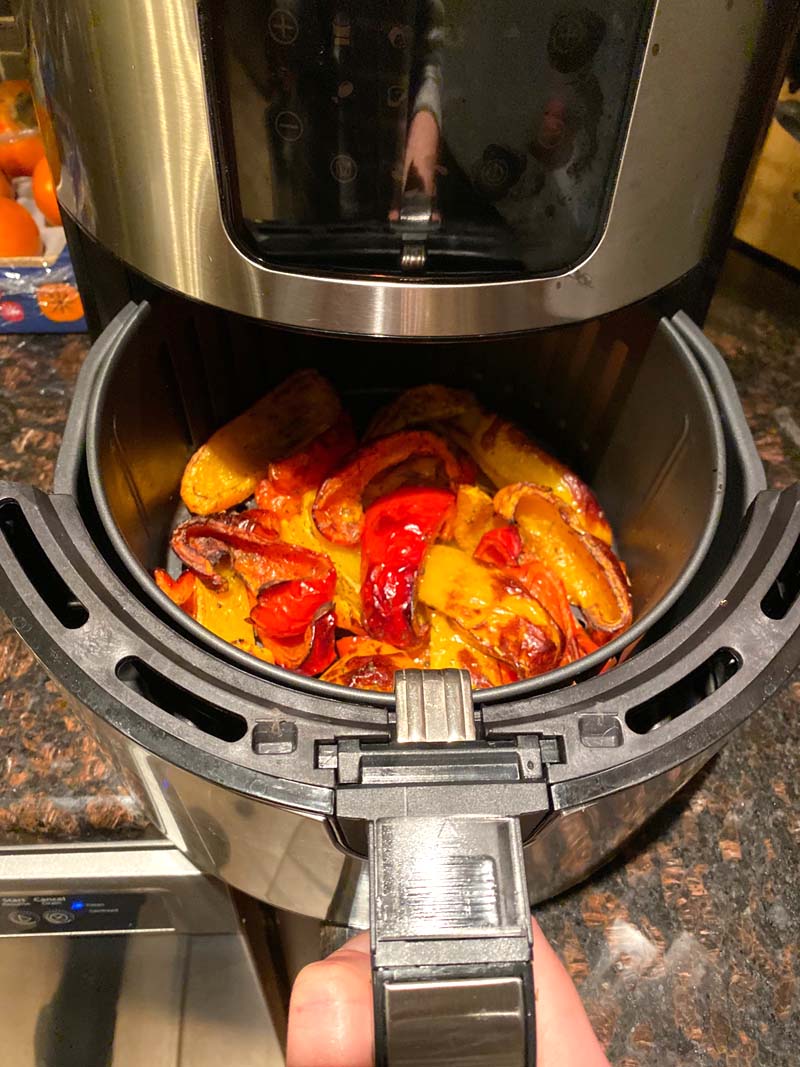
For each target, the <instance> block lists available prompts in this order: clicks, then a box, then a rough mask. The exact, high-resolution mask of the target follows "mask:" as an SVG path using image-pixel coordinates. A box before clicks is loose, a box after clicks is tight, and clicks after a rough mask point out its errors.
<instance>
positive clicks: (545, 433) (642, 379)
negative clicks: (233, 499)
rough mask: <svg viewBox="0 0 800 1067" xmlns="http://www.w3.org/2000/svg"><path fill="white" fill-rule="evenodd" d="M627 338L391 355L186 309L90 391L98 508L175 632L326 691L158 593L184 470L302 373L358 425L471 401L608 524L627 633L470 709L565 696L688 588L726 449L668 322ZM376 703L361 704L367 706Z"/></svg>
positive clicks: (419, 349)
mask: <svg viewBox="0 0 800 1067" xmlns="http://www.w3.org/2000/svg"><path fill="white" fill-rule="evenodd" d="M636 340H638V342H639V343H638V347H637V346H636V344H635V343H632V342H631V339H630V338H625V339H623V338H622V337H620V336H618V335H617V334H616V333H615V332H614V320H609V321H608V322H607V323H605V324H600V323H598V322H593V323H589V324H587V325H585V326H583V327H580V328H568V329H564V330H562V331H559V332H557V333H555V334H554V333H550V334H545V335H532V336H528V337H526V338H519V339H515V340H503V341H496V340H495V341H476V342H470V343H465V342H459V343H453V344H441V343H438V344H426V345H419V344H416V345H415V344H411V345H397V344H388V343H378V342H365V341H355V340H352V339H347V340H343V339H338V338H333V339H332V338H324V337H309V336H304V335H299V334H292V333H288V332H286V331H276V330H274V329H270V328H268V327H265V326H264V325H263V324H256V323H247V322H245V321H243V320H237V321H236V322H232V320H230V319H227V320H226V319H220V318H219V316H213V315H209V316H208V317H207V318H205V317H204V313H203V311H202V310H201V309H197V308H193V309H192V313H191V314H189V315H185V316H184V318H183V321H180V319H179V320H178V321H177V322H171V323H169V325H168V328H167V329H166V330H164V328H163V319H160V318H156V320H155V321H150V322H145V323H143V324H142V325H141V327H140V328H139V329H138V330H137V331H136V333H134V334H133V335H132V336H131V337H130V338H129V339H128V340H127V343H125V344H123V345H120V346H118V347H117V350H116V352H115V353H114V355H113V357H112V358H111V359H109V360H108V361H107V362H106V363H105V365H104V366H103V367H102V368H101V369H100V371H99V373H98V376H97V379H96V382H95V384H94V387H93V390H92V399H91V404H90V410H89V418H88V431H87V458H88V469H89V477H90V481H91V487H92V491H93V495H94V499H95V501H96V503H97V506H98V510H99V514H100V517H101V520H102V522H103V525H104V528H105V531H106V533H107V534H108V536H109V538H110V540H111V542H112V543H113V545H114V547H115V549H116V551H117V552H118V553H119V556H120V558H121V559H122V560H123V561H124V562H125V564H126V565H127V567H128V568H129V569H130V571H131V572H132V574H133V575H134V576H135V578H136V579H137V580H138V582H139V583H140V586H141V589H142V591H143V592H144V593H145V594H146V595H147V596H148V597H149V598H153V599H155V600H156V601H157V602H159V604H160V607H161V609H162V610H163V611H165V612H167V613H168V614H169V616H170V617H171V619H172V620H173V621H174V622H175V623H176V624H177V625H178V626H180V627H181V628H183V629H187V630H189V631H190V632H191V633H192V634H193V635H194V637H195V639H197V640H201V641H203V642H204V643H205V644H206V645H207V646H209V647H211V648H213V649H214V651H215V652H216V653H217V654H219V655H222V656H225V657H226V658H228V659H230V660H232V661H233V662H236V663H237V664H239V665H241V666H245V667H246V668H247V669H249V670H251V671H254V672H256V673H259V674H262V675H265V676H267V677H273V678H276V679H277V678H281V679H282V680H283V681H284V682H287V681H288V682H289V683H290V684H292V685H297V686H300V687H304V686H309V685H312V686H314V687H316V689H317V691H324V690H325V689H329V688H330V687H329V686H327V685H326V684H325V683H320V682H308V681H307V680H305V679H303V678H302V677H301V676H298V675H296V674H288V673H287V672H286V671H283V670H281V669H280V668H276V667H272V666H271V665H269V664H265V663H262V662H261V661H260V660H256V659H255V658H253V657H251V656H248V655H247V654H246V653H243V652H241V651H240V650H238V649H235V648H233V647H232V646H230V645H228V644H226V643H225V642H223V641H221V640H220V639H218V638H216V637H214V636H213V635H212V634H211V633H210V632H208V631H207V630H205V629H204V628H203V627H201V626H199V625H198V624H197V623H195V622H194V621H193V620H192V619H190V618H189V617H188V616H187V615H186V614H185V613H184V612H183V611H181V610H180V609H178V608H176V607H175V606H174V605H173V604H172V603H171V602H170V601H169V599H168V598H167V597H166V596H164V594H162V593H160V592H159V590H158V589H157V588H156V587H155V584H154V582H153V581H152V578H151V577H150V575H151V573H152V570H153V568H154V567H158V566H164V565H165V563H166V562H167V559H168V555H169V548H168V545H169V536H170V533H171V530H172V528H173V527H174V525H175V523H176V521H177V519H178V518H180V517H183V516H184V515H185V511H183V510H182V507H181V502H180V496H179V486H180V478H181V474H182V472H183V468H184V466H185V464H186V461H187V459H188V457H189V456H190V455H191V453H192V452H193V451H194V449H195V448H197V447H198V445H199V444H201V443H202V442H203V441H204V440H205V439H207V438H208V437H209V436H210V434H211V433H212V432H213V431H214V430H215V429H216V428H217V427H218V426H220V425H221V424H222V423H223V422H225V421H226V420H227V419H229V418H231V417H233V416H234V415H236V414H238V413H239V412H240V411H241V410H243V409H244V408H245V407H247V406H249V404H251V403H252V402H253V400H254V399H256V398H257V397H258V396H260V395H261V394H262V393H263V392H264V391H266V390H267V389H268V388H270V387H271V386H273V385H275V384H277V383H278V382H279V381H280V380H281V379H283V378H284V377H285V376H286V375H287V374H289V373H290V372H291V371H292V370H293V369H296V368H297V367H301V366H313V367H316V368H317V369H319V370H320V371H321V372H322V373H323V374H325V375H326V376H327V377H329V378H330V379H331V380H332V381H333V383H334V384H335V385H336V386H337V388H338V389H339V390H340V391H341V393H342V395H343V398H344V403H345V405H346V407H347V408H348V410H350V411H351V412H353V414H354V415H355V417H356V421H357V424H359V425H360V426H362V427H363V425H365V424H366V422H367V421H368V420H369V418H370V416H371V415H373V414H374V413H375V411H376V410H377V408H378V407H379V406H380V405H381V404H383V403H385V402H386V401H387V400H388V399H390V398H391V397H392V396H394V395H396V393H397V392H398V391H400V390H402V389H404V388H407V387H409V386H413V385H420V384H424V383H427V382H432V381H433V382H442V383H444V384H448V385H453V386H457V387H459V388H464V387H467V388H470V389H472V390H473V391H474V392H475V393H476V394H477V395H478V397H479V398H480V400H481V401H482V403H483V404H484V405H485V406H486V407H487V408H489V409H490V410H494V411H498V412H500V413H501V414H503V415H505V416H508V417H511V418H513V419H514V420H515V421H516V422H518V423H519V425H521V426H522V427H524V428H525V429H526V430H527V431H528V432H529V433H531V434H532V435H533V436H534V437H535V438H538V439H540V440H543V442H544V443H545V444H546V445H547V447H549V448H550V449H551V450H553V451H555V452H556V454H558V455H559V456H560V457H562V458H564V459H566V460H567V461H568V462H570V463H572V464H574V465H575V467H576V468H577V470H578V471H579V473H581V474H582V475H583V476H584V477H585V478H586V479H587V480H588V481H589V482H590V484H591V485H592V487H593V488H594V490H595V491H596V493H597V495H598V497H599V499H600V501H601V503H602V505H603V506H604V508H605V509H606V512H607V514H608V516H609V518H610V520H611V523H612V526H613V528H614V531H615V533H616V537H617V548H618V551H619V553H620V555H621V558H622V559H623V560H624V561H625V563H626V565H627V567H628V571H629V575H630V578H631V583H632V589H633V596H634V610H635V625H634V627H633V629H632V630H630V631H628V633H626V634H625V635H623V636H622V637H620V638H618V639H616V640H615V641H614V642H613V643H612V644H611V645H608V646H606V647H605V648H604V649H602V650H601V651H600V652H598V653H595V654H594V655H593V656H591V657H588V658H587V659H585V660H583V661H581V662H579V663H576V664H572V665H570V666H569V667H565V668H562V669H561V670H560V671H558V672H552V673H551V674H549V675H546V676H542V677H540V678H537V679H533V680H529V681H525V682H520V683H516V684H515V685H514V686H506V687H503V689H501V690H497V691H489V692H488V693H482V694H481V700H482V701H483V700H485V699H489V700H492V699H495V698H496V697H497V698H501V697H507V696H510V695H517V694H522V693H530V692H533V691H535V690H537V689H539V688H542V687H543V686H549V685H553V684H564V683H565V682H567V681H569V680H571V679H573V678H576V677H579V676H585V675H586V674H587V673H588V672H589V671H591V669H592V668H593V667H595V666H599V665H601V664H602V663H603V662H605V660H606V659H608V657H609V656H611V655H614V654H618V653H619V652H620V651H622V650H623V649H625V648H626V647H628V646H630V645H631V644H632V643H633V642H635V641H636V639H637V638H638V637H640V636H641V635H642V634H643V633H645V632H646V630H647V629H648V627H650V626H652V625H653V624H654V623H655V622H656V621H657V620H658V619H659V618H660V617H661V616H662V615H663V614H664V613H665V612H666V611H667V609H668V608H669V607H670V606H671V605H672V604H673V603H674V602H675V600H676V599H677V598H678V596H679V595H680V593H681V592H682V591H683V590H684V589H685V588H686V586H687V585H688V583H689V582H690V581H691V579H692V577H693V575H694V574H695V572H696V570H697V567H698V566H699V564H700V562H701V560H702V558H703V555H704V554H705V551H706V549H707V547H708V545H709V543H710V540H711V537H712V536H713V534H714V531H715V529H716V526H717V523H718V520H719V516H720V511H721V507H722V501H723V497H724V492H725V470H726V462H725V442H724V437H723V430H722V424H721V419H720V415H719V412H718V410H717V406H716V404H715V402H714V398H713V395H712V392H711V389H710V387H709V384H708V382H707V380H706V377H705V376H704V374H703V372H702V371H701V369H700V368H699V366H698V365H697V363H696V362H695V361H694V359H693V358H692V356H691V354H690V352H689V350H688V348H687V347H686V346H685V344H683V343H682V341H681V339H680V337H679V335H678V334H677V332H676V331H675V330H674V328H672V327H671V326H670V325H669V324H667V323H666V322H665V323H662V324H661V326H660V327H659V329H658V330H657V332H656V334H655V336H654V337H653V338H652V340H650V339H649V338H648V339H647V340H645V339H644V338H643V337H642V338H636ZM173 562H174V560H173ZM333 691H334V692H336V693H337V694H341V689H339V688H338V687H336V688H335V689H334V690H333ZM376 696H377V695H376V694H374V693H370V694H369V700H370V702H371V703H375V702H376ZM377 699H378V701H380V700H381V698H380V697H378V698H377ZM383 699H387V698H385V697H384V698H383ZM388 699H389V700H391V697H389V698H388Z"/></svg>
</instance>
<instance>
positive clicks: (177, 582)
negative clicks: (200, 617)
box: [153, 567, 197, 615]
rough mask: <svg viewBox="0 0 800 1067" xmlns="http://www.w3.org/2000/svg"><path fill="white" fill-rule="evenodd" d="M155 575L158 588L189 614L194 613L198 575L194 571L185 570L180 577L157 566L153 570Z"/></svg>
mask: <svg viewBox="0 0 800 1067" xmlns="http://www.w3.org/2000/svg"><path fill="white" fill-rule="evenodd" d="M153 577H154V578H155V580H156V585H157V586H158V588H159V589H160V590H161V592H162V593H166V594H167V596H168V597H169V598H170V600H171V601H172V603H173V604H177V606H178V607H179V608H183V610H184V611H185V612H186V614H187V615H192V614H193V607H194V592H195V582H196V580H197V576H196V575H195V574H193V573H192V571H184V572H183V574H182V575H181V576H180V577H179V578H172V577H171V576H170V575H169V574H167V572H166V571H165V570H162V569H161V567H157V568H156V569H155V570H154V571H153Z"/></svg>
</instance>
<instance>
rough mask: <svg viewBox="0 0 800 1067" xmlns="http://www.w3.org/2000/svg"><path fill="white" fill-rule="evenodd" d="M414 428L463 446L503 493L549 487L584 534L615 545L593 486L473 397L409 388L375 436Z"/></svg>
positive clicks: (382, 415) (381, 419)
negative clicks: (523, 485) (518, 485)
mask: <svg viewBox="0 0 800 1067" xmlns="http://www.w3.org/2000/svg"><path fill="white" fill-rule="evenodd" d="M415 425H417V426H418V425H433V426H434V427H435V428H436V429H437V430H440V432H441V433H442V434H444V436H445V437H446V438H447V439H448V440H449V441H455V442H456V443H457V444H459V445H460V446H461V447H462V448H463V449H464V450H465V451H466V452H467V453H468V454H469V455H470V456H471V457H472V459H473V460H474V461H475V462H476V463H477V464H478V466H479V467H480V469H481V470H482V471H483V472H484V473H485V474H486V476H487V477H488V478H489V479H491V481H492V482H493V483H494V484H495V485H496V486H497V488H498V489H499V488H500V487H501V486H504V485H507V484H509V483H510V482H511V483H513V482H530V483H532V484H536V485H544V486H548V487H549V488H550V489H552V490H553V492H554V493H555V494H556V496H557V497H559V499H561V500H562V501H563V502H564V503H565V504H566V505H567V506H568V507H569V508H570V510H571V512H572V513H573V515H574V516H575V520H576V522H577V524H578V526H579V527H580V528H581V529H582V530H585V531H586V532H587V533H590V534H592V535H594V536H595V537H597V538H599V539H600V540H601V541H603V542H605V543H606V544H607V545H610V544H611V541H612V534H611V527H610V525H609V523H608V520H607V519H606V517H605V515H604V514H603V510H602V508H601V507H600V504H599V503H598V501H597V498H596V497H595V495H594V493H593V492H592V491H591V489H590V488H589V486H588V485H587V484H586V483H585V482H584V481H582V480H581V479H580V478H579V477H578V475H577V474H575V472H574V471H571V470H570V469H569V468H568V467H565V466H564V464H563V463H561V462H560V461H559V460H557V459H556V458H555V457H554V456H551V455H550V454H549V453H548V452H545V451H544V449H542V448H540V447H539V446H538V445H536V444H534V442H533V441H531V439H530V438H529V437H528V436H527V434H525V433H523V432H522V430H520V429H519V428H518V427H517V426H515V425H514V423H512V422H509V421H508V420H507V419H503V418H501V417H500V416H499V415H493V414H491V413H490V412H488V411H485V410H484V409H483V407H482V406H481V405H480V404H479V403H478V401H477V399H476V398H475V397H474V396H473V395H472V394H471V393H468V392H464V391H462V390H456V389H448V388H446V387H445V386H442V385H420V386H417V387H416V388H414V389H408V390H407V391H406V392H405V393H401V395H400V396H399V397H397V398H396V399H395V400H394V401H393V402H392V403H391V404H389V405H388V407H386V408H384V409H383V411H381V412H379V413H378V415H377V416H376V417H375V419H373V422H372V425H371V427H370V433H372V434H375V433H395V432H396V431H398V430H400V429H402V428H404V427H410V426H415ZM461 547H464V546H463V545H462V546H461Z"/></svg>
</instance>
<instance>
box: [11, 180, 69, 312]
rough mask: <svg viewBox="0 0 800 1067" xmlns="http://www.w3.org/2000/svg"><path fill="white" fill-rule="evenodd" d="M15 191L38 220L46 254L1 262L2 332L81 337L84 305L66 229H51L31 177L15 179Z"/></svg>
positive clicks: (17, 197)
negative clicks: (70, 334)
mask: <svg viewBox="0 0 800 1067" xmlns="http://www.w3.org/2000/svg"><path fill="white" fill-rule="evenodd" d="M13 185H14V192H15V195H16V199H17V201H18V202H19V203H21V204H22V205H23V206H24V207H25V208H27V210H28V211H29V212H30V214H31V215H32V216H33V218H34V220H35V221H36V224H37V226H38V227H39V233H40V234H41V238H42V245H43V252H42V255H41V256H31V257H27V258H24V259H2V258H0V333H81V332H83V331H85V330H86V320H85V318H84V315H83V305H82V304H81V298H80V296H79V294H78V288H77V286H76V284H75V272H74V270H73V268H72V262H71V260H70V258H69V249H68V248H67V241H66V237H65V235H64V228H63V226H49V225H48V224H47V223H46V221H45V218H44V215H43V214H42V213H41V211H40V210H39V208H38V207H37V206H36V203H35V201H34V199H33V195H32V192H31V179H30V178H15V179H14V182H13Z"/></svg>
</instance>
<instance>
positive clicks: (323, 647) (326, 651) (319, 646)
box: [298, 611, 336, 675]
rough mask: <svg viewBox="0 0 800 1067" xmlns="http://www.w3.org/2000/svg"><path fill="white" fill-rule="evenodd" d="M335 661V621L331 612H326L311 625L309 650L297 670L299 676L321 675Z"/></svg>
mask: <svg viewBox="0 0 800 1067" xmlns="http://www.w3.org/2000/svg"><path fill="white" fill-rule="evenodd" d="M335 659H336V620H335V618H334V614H333V612H332V611H326V612H325V614H324V615H321V616H320V618H318V619H315V620H314V622H313V623H312V624H311V648H310V650H309V653H308V655H307V656H306V658H305V659H304V660H303V662H302V663H301V664H300V666H299V667H298V670H299V671H300V673H301V674H307V675H315V674H322V672H323V671H324V670H325V669H326V668H327V667H329V666H330V665H331V663H333V661H334V660H335Z"/></svg>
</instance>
